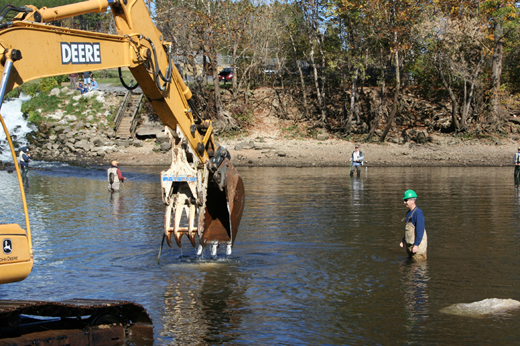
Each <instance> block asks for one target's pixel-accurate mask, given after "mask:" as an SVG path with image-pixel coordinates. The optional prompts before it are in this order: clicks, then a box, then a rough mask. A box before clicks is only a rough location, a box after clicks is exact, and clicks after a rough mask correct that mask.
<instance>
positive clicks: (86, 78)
mask: <svg viewBox="0 0 520 346" xmlns="http://www.w3.org/2000/svg"><path fill="white" fill-rule="evenodd" d="M90 78H92V72H91V71H87V72H83V84H84V85H85V89H86V90H87V91H90Z"/></svg>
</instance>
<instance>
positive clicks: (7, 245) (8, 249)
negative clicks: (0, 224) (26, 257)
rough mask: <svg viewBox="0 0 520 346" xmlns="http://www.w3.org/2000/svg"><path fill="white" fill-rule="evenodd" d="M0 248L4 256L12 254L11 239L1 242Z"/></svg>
mask: <svg viewBox="0 0 520 346" xmlns="http://www.w3.org/2000/svg"><path fill="white" fill-rule="evenodd" d="M2 248H3V249H4V253H5V254H6V255H9V254H10V253H11V252H13V242H12V241H11V239H4V241H3V242H2Z"/></svg>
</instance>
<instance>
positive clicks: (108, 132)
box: [107, 128, 116, 138]
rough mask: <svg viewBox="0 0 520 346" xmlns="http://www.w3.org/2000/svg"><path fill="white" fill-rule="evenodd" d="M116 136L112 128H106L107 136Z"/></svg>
mask: <svg viewBox="0 0 520 346" xmlns="http://www.w3.org/2000/svg"><path fill="white" fill-rule="evenodd" d="M115 136H116V131H114V129H112V128H110V129H108V130H107V137H108V138H114V137H115Z"/></svg>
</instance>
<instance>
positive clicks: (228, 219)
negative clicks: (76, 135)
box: [0, 0, 245, 345]
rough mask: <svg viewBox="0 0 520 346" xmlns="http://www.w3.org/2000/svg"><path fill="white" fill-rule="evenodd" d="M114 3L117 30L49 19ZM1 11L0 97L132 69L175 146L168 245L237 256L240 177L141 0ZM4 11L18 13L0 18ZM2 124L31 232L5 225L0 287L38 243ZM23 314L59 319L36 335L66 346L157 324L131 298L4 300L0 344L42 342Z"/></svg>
mask: <svg viewBox="0 0 520 346" xmlns="http://www.w3.org/2000/svg"><path fill="white" fill-rule="evenodd" d="M109 7H110V9H111V11H112V14H113V16H114V20H115V25H116V28H117V35H115V34H114V35H112V34H103V33H94V32H88V31H83V30H75V29H70V28H63V27H56V26H52V25H49V24H46V23H49V22H51V21H55V20H59V19H64V18H68V17H72V16H77V15H81V14H85V13H91V12H103V11H106V10H107V9H108V8H109ZM4 9H6V10H5V11H4V13H0V47H1V48H0V56H1V59H0V64H1V66H0V72H1V76H2V77H1V80H0V101H3V98H4V95H5V94H6V93H8V92H9V91H11V90H12V89H14V88H16V87H18V86H20V85H22V84H24V83H27V82H29V81H31V80H34V79H38V78H43V77H50V76H56V75H63V74H70V73H81V72H84V71H96V70H103V69H109V68H116V67H118V68H121V67H126V68H128V69H130V71H131V72H132V74H133V76H134V78H135V79H136V81H137V82H138V84H139V86H140V87H141V89H142V90H143V93H144V94H145V95H146V96H147V98H148V100H149V101H150V102H151V104H152V106H153V107H154V109H155V111H156V112H157V114H158V115H159V118H160V119H161V121H162V122H163V124H164V125H165V132H166V134H167V135H168V136H169V138H170V139H171V144H172V149H171V156H172V162H171V166H170V168H169V169H168V170H166V171H164V172H161V187H162V201H163V203H164V205H165V209H166V213H165V216H164V233H163V241H164V240H165V239H166V240H167V242H168V244H169V245H171V243H172V238H173V239H174V240H175V242H176V243H177V245H178V246H179V247H180V246H181V238H182V237H183V235H186V236H187V238H188V239H189V240H190V242H191V243H192V245H193V246H196V240H197V239H198V242H199V245H198V249H197V254H201V253H202V252H203V250H204V248H205V247H206V246H207V245H210V246H211V254H212V255H216V254H217V248H218V247H219V245H221V244H224V245H225V246H226V254H228V255H229V254H231V250H232V246H233V244H234V241H235V238H236V234H237V231H238V226H239V224H240V220H241V218H242V212H243V209H244V195H245V194H244V185H243V182H242V179H241V177H240V175H239V174H238V172H237V171H236V169H235V168H234V166H233V164H232V163H231V161H230V155H229V153H228V151H227V150H226V148H225V147H223V146H218V145H217V143H216V141H215V138H214V135H213V126H212V123H211V121H209V120H203V119H200V117H198V116H197V115H196V114H195V111H194V107H193V106H192V101H191V97H192V94H191V91H190V89H189V88H188V86H187V85H186V84H185V83H184V81H183V80H182V78H181V76H180V75H179V73H178V71H177V69H176V68H175V65H174V63H173V60H172V57H173V55H174V47H173V46H172V44H171V43H170V42H166V41H165V40H164V38H163V35H162V34H161V33H160V32H159V30H158V29H157V28H156V26H155V25H154V23H153V22H152V20H151V18H150V15H149V14H148V10H147V8H146V6H145V3H144V0H89V1H84V2H79V3H74V4H70V5H65V6H60V7H55V8H45V7H44V8H40V9H38V8H37V7H35V6H31V5H27V6H24V7H14V6H7V7H4ZM6 11H16V12H18V14H17V15H16V16H15V17H14V19H12V20H10V21H4V22H2V20H3V19H4V18H5V14H6V13H7V12H6ZM2 49H3V51H2ZM0 121H1V123H2V126H3V128H4V131H5V133H6V137H7V138H8V142H9V144H10V147H11V153H12V155H13V159H14V161H15V167H16V171H17V175H18V180H19V183H20V190H21V194H22V199H23V204H24V212H25V215H26V230H24V229H22V228H21V227H20V226H18V225H15V224H4V225H1V226H2V227H0V240H1V241H2V246H3V249H4V254H5V256H4V257H1V256H0V284H2V283H10V282H15V281H20V280H23V279H25V277H27V275H29V273H30V271H31V269H32V265H33V249H32V242H31V232H30V225H29V219H28V216H27V215H28V212H27V205H26V201H25V194H24V191H23V184H21V178H20V170H19V167H18V164H17V162H16V155H15V153H14V148H13V145H12V141H11V139H10V137H9V134H8V132H7V128H6V126H5V123H4V121H3V118H2V116H1V115H0ZM161 248H162V245H161ZM6 251H7V252H6ZM26 314H29V315H36V316H47V315H48V316H50V317H53V316H55V317H58V321H56V323H52V322H51V323H50V324H46V325H45V326H42V327H41V330H39V331H41V332H43V334H41V335H40V334H39V336H38V337H42V338H43V339H41V340H45V342H49V341H51V340H52V341H54V342H55V343H53V344H56V345H58V344H60V345H61V344H66V342H65V343H63V342H62V343H60V341H59V340H69V339H70V340H69V341H70V342H69V344H95V343H94V342H93V340H94V339H95V338H96V337H98V339H99V338H101V336H102V337H103V338H106V340H109V339H110V338H112V335H114V336H113V339H112V340H116V338H119V339H117V340H121V338H125V335H128V334H129V333H130V334H132V331H133V332H134V334H136V335H141V336H143V338H144V339H150V338H151V337H150V333H151V331H152V329H153V326H152V323H151V321H150V319H149V318H148V316H147V315H146V312H145V311H144V309H142V308H141V307H139V306H137V305H135V304H132V303H128V302H107V301H94V302H85V301H83V300H75V301H73V302H71V301H68V302H61V303H53V302H5V301H4V302H2V301H0V321H2V323H0V345H3V344H9V345H13V344H14V345H16V344H20V345H22V344H23V345H25V344H28V343H32V344H36V343H39V342H43V341H40V339H38V338H36V337H34V338H33V339H30V338H29V339H27V338H26V337H25V335H24V333H33V334H35V335H36V334H38V333H39V331H34V330H32V329H31V328H30V327H29V324H30V325H33V324H32V322H31V323H29V324H28V325H27V326H25V325H23V324H22V325H20V323H21V321H23V320H27V319H30V318H27V317H23V316H24V315H26ZM46 314H47V315H46ZM65 317H67V318H65ZM78 321H82V322H81V323H79V322H78ZM113 322H115V324H114V323H113ZM64 323H65V324H67V323H75V324H74V328H76V327H77V328H79V329H78V330H79V332H78V334H77V335H79V337H81V335H83V336H82V337H83V339H74V340H75V341H72V340H73V339H72V338H71V337H72V336H71V335H72V334H69V337H70V338H69V339H64V338H63V335H62V334H61V332H57V334H55V333H54V332H53V330H54V329H55V328H62V327H63V324H64ZM106 325H110V326H112V327H106ZM92 326H94V327H92ZM114 326H116V327H114ZM117 326H119V327H117ZM65 328H66V329H67V328H69V327H67V326H65ZM112 332H114V333H115V334H112ZM65 334H66V332H65ZM116 334H117V335H116ZM9 335H12V338H10V336H9ZM85 335H87V336H85ZM13 338H14V339H13ZM85 338H86V339H85ZM126 341H127V342H128V341H130V342H132V340H126ZM138 343H139V342H138Z"/></svg>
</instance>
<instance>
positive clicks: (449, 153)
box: [104, 136, 520, 167]
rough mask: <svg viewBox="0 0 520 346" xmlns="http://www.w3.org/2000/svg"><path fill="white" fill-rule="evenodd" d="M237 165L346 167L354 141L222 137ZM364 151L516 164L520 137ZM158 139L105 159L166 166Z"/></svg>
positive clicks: (374, 155)
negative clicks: (493, 140)
mask: <svg viewBox="0 0 520 346" xmlns="http://www.w3.org/2000/svg"><path fill="white" fill-rule="evenodd" d="M219 142H220V144H223V145H225V146H226V147H227V148H228V149H229V151H230V153H231V157H232V162H233V164H234V165H235V166H237V167H243V166H253V167H254V166H263V167H346V166H349V165H350V162H349V158H350V155H351V154H352V151H353V150H354V145H355V144H356V143H355V142H352V141H345V140H339V139H328V140H322V141H318V140H315V139H284V138H280V137H277V136H250V137H243V138H240V139H223V140H220V141H219ZM359 144H360V150H361V151H362V152H363V154H364V156H365V161H368V162H367V164H368V165H369V166H374V167H402V166H439V167H440V166H445V167H447V166H453V167H455V166H513V156H514V154H515V153H516V151H517V148H518V146H519V144H520V143H519V142H518V141H515V140H513V139H506V140H501V141H500V142H496V143H488V142H483V141H477V140H471V141H461V140H458V139H454V138H453V137H450V136H446V137H435V138H433V139H432V142H430V143H427V144H422V145H419V144H416V143H405V144H394V143H385V144H368V143H359ZM153 147H154V143H151V142H145V143H144V145H143V146H142V147H133V146H130V147H127V148H121V149H119V150H118V151H116V152H113V153H110V154H108V155H107V156H106V157H105V159H104V161H106V162H107V163H108V162H110V161H111V160H117V161H119V162H120V165H123V166H146V165H153V166H168V165H170V163H171V154H170V153H156V152H154V151H152V149H153Z"/></svg>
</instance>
